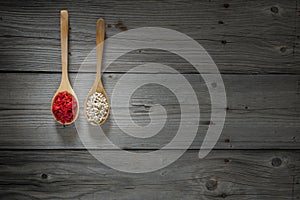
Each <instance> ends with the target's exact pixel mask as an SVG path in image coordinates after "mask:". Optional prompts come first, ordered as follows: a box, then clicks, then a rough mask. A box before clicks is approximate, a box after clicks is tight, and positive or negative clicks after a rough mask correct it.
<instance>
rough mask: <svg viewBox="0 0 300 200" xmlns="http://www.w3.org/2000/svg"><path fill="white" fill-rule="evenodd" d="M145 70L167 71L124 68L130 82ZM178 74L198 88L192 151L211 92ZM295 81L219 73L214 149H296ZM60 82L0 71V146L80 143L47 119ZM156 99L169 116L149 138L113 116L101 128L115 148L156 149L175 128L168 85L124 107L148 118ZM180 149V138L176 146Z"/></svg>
mask: <svg viewBox="0 0 300 200" xmlns="http://www.w3.org/2000/svg"><path fill="white" fill-rule="evenodd" d="M93 76H94V75H93V74H86V75H85V79H84V80H83V84H82V89H84V88H86V89H87V90H88V89H89V84H90V83H91V82H92V80H93ZM121 76H122V75H120V74H106V75H104V77H103V81H104V83H105V87H106V89H107V93H108V96H109V97H111V94H112V90H113V89H114V86H115V84H116V83H117V82H118V80H119V79H120V77H121ZM145 76H156V77H162V78H164V77H166V76H167V77H170V76H171V77H172V76H173V75H163V74H160V75H159V74H155V75H145V74H131V75H130V76H129V77H130V78H129V80H139V79H140V80H143V79H144V77H145ZM185 77H186V78H187V80H188V81H189V82H190V83H191V85H192V86H193V88H194V91H195V93H196V94H197V97H198V101H199V106H200V110H201V121H200V123H199V131H198V136H197V137H196V138H195V141H194V143H193V144H192V146H191V148H192V149H199V148H200V146H201V143H202V140H203V137H204V134H205V133H206V130H207V127H208V124H209V123H211V122H210V97H209V95H208V92H207V89H206V86H205V84H204V82H203V80H202V79H201V77H200V75H197V74H191V75H185ZM74 78H75V77H74V75H71V80H72V82H73V83H74ZM299 79H300V77H299V76H296V75H242V76H241V75H223V80H224V84H225V88H226V91H227V101H228V107H227V108H226V107H219V108H218V109H220V110H224V109H227V116H226V123H225V127H224V130H223V133H222V135H221V138H220V139H219V142H218V144H217V145H216V147H215V148H217V149H223V148H224V149H256V148H283V149H286V148H294V149H298V148H299V138H298V136H299V130H300V115H299ZM16 80H18V81H16ZM59 80H60V75H59V74H36V73H33V74H31V73H8V74H5V73H2V74H0V93H1V98H0V108H1V114H0V124H1V125H0V127H1V129H0V148H40V149H44V148H83V146H82V144H81V142H80V139H79V137H78V136H77V133H76V130H75V127H74V125H73V126H69V127H66V128H63V127H62V126H60V125H58V124H56V123H55V122H54V119H53V118H52V115H51V111H50V102H51V98H52V96H53V95H54V92H55V91H56V88H57V87H58V84H59ZM88 80H91V81H88ZM174 81H176V80H174ZM127 84H130V83H127ZM175 84H176V83H175ZM83 85H84V87H83ZM82 91H84V90H76V92H77V95H78V96H79V99H80V100H81V101H80V104H81V106H82V105H83V104H82V102H83V101H84V100H85V95H86V94H87V93H82ZM123 92H125V93H124V94H126V93H127V92H126V91H123ZM187 95H189V93H187ZM81 97H83V98H81ZM117 98H118V101H119V102H121V101H124V97H123V95H122V92H120V95H119V96H118V97H117ZM158 103H159V104H162V105H163V106H165V108H166V110H167V111H168V118H169V121H167V123H166V125H165V128H164V129H163V130H162V131H161V132H160V133H159V134H158V135H157V136H155V137H153V138H152V139H135V138H133V137H130V136H127V135H126V134H124V133H123V131H121V130H120V129H119V128H118V126H117V124H116V123H115V121H114V117H113V116H111V117H110V118H109V119H108V121H107V122H106V123H105V125H104V126H103V129H104V131H105V133H106V134H107V135H108V137H109V138H110V139H111V140H112V141H113V142H114V143H116V144H117V145H119V146H120V147H121V148H129V149H131V148H134V149H148V148H149V149H156V148H161V147H162V146H164V145H165V144H166V143H168V142H169V141H170V140H171V139H172V137H173V136H174V135H175V134H176V132H177V129H178V124H179V121H180V107H179V106H178V101H177V100H176V98H175V96H174V95H173V94H172V93H171V92H170V91H169V90H167V89H162V88H161V87H159V86H157V85H149V86H148V87H144V88H140V89H139V90H137V91H136V92H135V93H134V95H133V96H132V99H131V107H130V112H131V117H132V118H133V120H134V121H135V122H136V123H137V124H139V125H146V124H147V123H149V115H148V114H149V109H150V108H151V107H152V106H155V104H158ZM192 108H193V105H190V107H189V106H188V107H186V110H185V111H184V112H185V113H191V114H193V112H194V110H192ZM112 109H116V110H117V112H118V114H119V115H121V116H122V115H124V113H125V112H124V111H125V109H126V108H123V107H118V106H116V107H113V108H112ZM81 114H82V112H81ZM154 114H155V113H154ZM155 117H157V118H161V117H162V116H161V115H156V116H155ZM128 120H129V119H128V118H126V117H123V118H122V119H121V123H122V124H128ZM180 147H181V144H180V143H179V144H178V148H180ZM103 148H106V147H105V146H103Z"/></svg>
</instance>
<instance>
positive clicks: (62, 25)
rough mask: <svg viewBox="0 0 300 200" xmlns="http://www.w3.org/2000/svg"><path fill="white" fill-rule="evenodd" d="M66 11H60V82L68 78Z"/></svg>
mask: <svg viewBox="0 0 300 200" xmlns="http://www.w3.org/2000/svg"><path fill="white" fill-rule="evenodd" d="M68 33H69V25H68V11H67V10H62V11H60V41H61V64H62V81H69V78H68Z"/></svg>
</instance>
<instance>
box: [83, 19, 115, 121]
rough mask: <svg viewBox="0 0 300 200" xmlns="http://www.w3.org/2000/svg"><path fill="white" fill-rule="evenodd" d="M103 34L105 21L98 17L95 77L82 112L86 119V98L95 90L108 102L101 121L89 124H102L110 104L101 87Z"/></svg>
mask: <svg viewBox="0 0 300 200" xmlns="http://www.w3.org/2000/svg"><path fill="white" fill-rule="evenodd" d="M104 36H105V21H104V19H102V18H100V19H98V21H97V25H96V53H97V73H96V79H95V82H94V84H93V86H92V88H91V90H90V91H89V93H88V96H87V99H86V101H85V106H84V111H85V112H84V113H85V116H86V118H87V119H88V117H87V101H88V98H89V97H90V96H91V95H92V94H94V93H95V92H99V93H102V94H103V96H104V97H105V98H106V102H107V103H108V109H107V114H106V115H105V116H104V117H103V120H102V121H101V123H99V124H96V123H94V122H92V121H89V120H88V121H89V122H90V124H92V125H102V124H103V123H104V122H105V121H106V119H107V117H108V115H109V111H110V104H109V101H108V97H107V94H106V92H105V90H104V87H103V84H102V81H101V65H102V55H103V46H104Z"/></svg>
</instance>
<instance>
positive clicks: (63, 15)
mask: <svg viewBox="0 0 300 200" xmlns="http://www.w3.org/2000/svg"><path fill="white" fill-rule="evenodd" d="M68 32H69V26H68V11H67V10H62V11H60V34H61V35H60V37H61V38H60V39H61V62H62V77H61V83H60V86H59V88H58V89H57V91H56V93H55V95H54V97H53V99H52V103H51V108H52V106H53V103H54V99H55V97H56V95H57V94H58V93H60V92H64V91H66V92H68V93H70V94H71V95H72V96H73V97H74V98H75V100H76V103H77V110H76V113H75V117H74V118H73V120H72V121H71V122H68V123H64V125H68V124H72V123H73V122H74V121H75V120H76V119H77V117H78V113H79V104H78V99H77V96H76V94H75V92H74V91H73V89H72V87H71V84H70V81H69V78H68ZM52 115H53V117H54V119H56V118H55V116H54V114H53V113H52ZM56 121H57V122H58V123H60V124H63V123H61V122H60V121H58V120H56Z"/></svg>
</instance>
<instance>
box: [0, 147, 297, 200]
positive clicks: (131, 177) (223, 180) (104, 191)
mask: <svg viewBox="0 0 300 200" xmlns="http://www.w3.org/2000/svg"><path fill="white" fill-rule="evenodd" d="M169 153H170V154H172V151H170V152H169ZM299 153H300V152H299V151H221V150H220V151H217V150H216V151H213V152H211V153H210V154H209V156H208V157H207V158H206V159H202V160H199V159H198V158H197V151H192V150H190V151H188V152H187V153H186V154H184V156H182V157H181V158H180V159H179V160H177V161H176V162H174V163H173V164H171V165H170V166H169V167H167V168H165V169H161V170H158V171H155V172H152V173H146V174H128V173H123V172H118V171H115V170H113V169H111V168H108V167H106V166H104V165H103V164H101V163H100V162H98V161H97V160H96V159H95V158H94V157H92V156H91V155H90V154H89V153H87V152H85V151H61V150H57V151H53V150H52V151H1V154H0V163H1V166H0V174H1V180H0V193H1V198H5V199H7V200H10V199H128V200H129V199H130V200H135V199H137V200H138V199H162V198H165V199H205V200H206V199H240V200H250V199H251V200H252V199H256V200H260V199H261V200H268V199H272V200H283V199H290V200H292V199H298V198H299V195H300V193H299V189H300V187H299V170H300V169H299V164H300V163H299V162H300V157H299ZM125 162H126V161H125Z"/></svg>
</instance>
